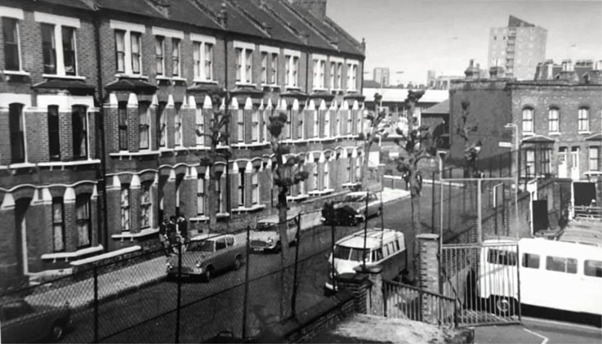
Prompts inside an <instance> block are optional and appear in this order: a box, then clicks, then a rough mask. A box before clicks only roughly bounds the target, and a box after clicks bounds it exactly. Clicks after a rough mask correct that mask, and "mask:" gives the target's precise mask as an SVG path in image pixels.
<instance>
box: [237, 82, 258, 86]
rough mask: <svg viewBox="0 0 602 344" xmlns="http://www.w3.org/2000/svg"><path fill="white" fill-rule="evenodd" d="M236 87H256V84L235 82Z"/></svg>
mask: <svg viewBox="0 0 602 344" xmlns="http://www.w3.org/2000/svg"><path fill="white" fill-rule="evenodd" d="M236 86H243V87H257V85H256V84H254V83H252V82H242V81H237V82H236Z"/></svg>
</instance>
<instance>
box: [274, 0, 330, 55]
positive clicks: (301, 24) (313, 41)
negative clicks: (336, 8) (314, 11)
mask: <svg viewBox="0 0 602 344" xmlns="http://www.w3.org/2000/svg"><path fill="white" fill-rule="evenodd" d="M265 2H266V3H267V5H268V6H269V8H271V9H272V10H273V13H274V14H275V15H277V16H279V17H280V18H281V20H284V21H286V22H287V23H289V24H290V25H291V26H292V27H293V28H295V30H297V31H298V32H299V33H302V34H303V33H305V34H308V35H309V36H308V38H309V45H310V46H312V47H316V48H322V49H328V50H334V47H333V46H332V45H331V44H330V43H329V42H328V41H327V40H326V39H325V38H323V37H322V36H321V35H320V34H319V33H318V32H317V31H316V30H314V29H312V28H311V27H310V26H308V25H307V24H306V22H305V20H304V19H303V18H301V17H300V16H299V14H298V12H297V13H296V12H295V10H294V9H293V7H292V5H289V4H287V3H286V2H285V1H283V0H265Z"/></svg>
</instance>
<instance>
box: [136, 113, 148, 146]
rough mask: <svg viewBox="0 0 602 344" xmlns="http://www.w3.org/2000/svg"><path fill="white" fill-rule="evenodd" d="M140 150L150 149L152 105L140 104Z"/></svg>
mask: <svg viewBox="0 0 602 344" xmlns="http://www.w3.org/2000/svg"><path fill="white" fill-rule="evenodd" d="M138 119H139V120H138V148H139V149H149V148H150V104H148V103H140V104H138Z"/></svg>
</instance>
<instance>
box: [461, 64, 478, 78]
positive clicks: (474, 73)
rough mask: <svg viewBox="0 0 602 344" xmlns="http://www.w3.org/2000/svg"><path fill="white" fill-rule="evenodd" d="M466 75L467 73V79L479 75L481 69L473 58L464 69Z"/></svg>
mask: <svg viewBox="0 0 602 344" xmlns="http://www.w3.org/2000/svg"><path fill="white" fill-rule="evenodd" d="M464 75H466V80H475V79H477V78H478V77H479V70H478V69H477V68H475V66H474V60H473V59H471V60H470V62H469V63H468V68H466V70H465V71H464Z"/></svg>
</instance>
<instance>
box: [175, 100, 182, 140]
mask: <svg viewBox="0 0 602 344" xmlns="http://www.w3.org/2000/svg"><path fill="white" fill-rule="evenodd" d="M175 110H176V113H175V115H174V143H175V146H176V147H181V146H183V145H184V137H183V136H184V135H183V134H184V130H183V128H182V126H183V123H182V120H183V117H182V104H176V106H175ZM178 124H179V126H178Z"/></svg>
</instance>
